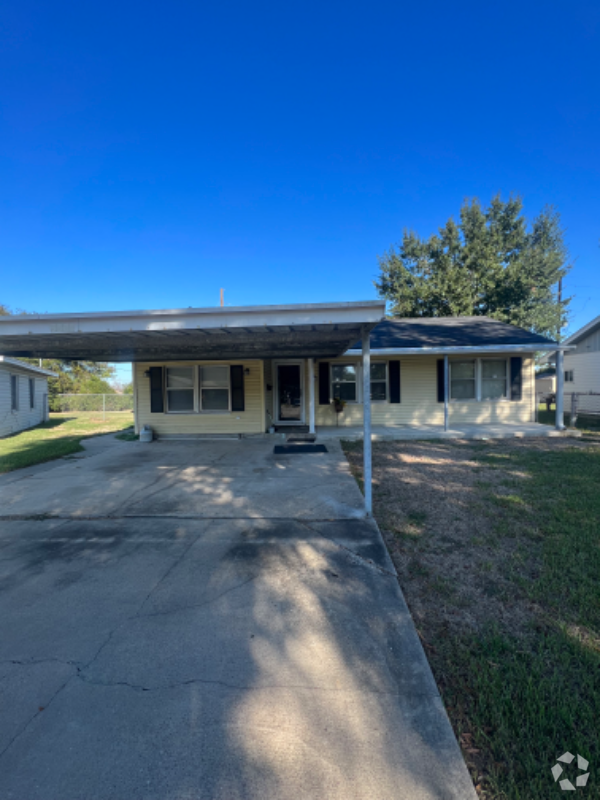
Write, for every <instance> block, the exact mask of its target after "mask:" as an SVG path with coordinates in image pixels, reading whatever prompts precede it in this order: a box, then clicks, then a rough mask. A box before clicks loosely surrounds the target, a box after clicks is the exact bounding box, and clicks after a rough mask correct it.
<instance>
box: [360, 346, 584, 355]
mask: <svg viewBox="0 0 600 800" xmlns="http://www.w3.org/2000/svg"><path fill="white" fill-rule="evenodd" d="M574 349H575V348H574V347H568V346H567V347H565V346H564V345H556V344H535V345H534V344H527V345H523V344H491V345H473V346H470V345H469V346H467V345H465V346H462V347H371V355H372V356H401V355H453V354H458V353H537V352H538V351H539V350H548V351H550V352H551V353H555V352H556V351H557V350H574ZM360 353H361V351H360V350H346V352H345V353H344V355H345V356H360Z"/></svg>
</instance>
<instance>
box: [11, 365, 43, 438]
mask: <svg viewBox="0 0 600 800" xmlns="http://www.w3.org/2000/svg"><path fill="white" fill-rule="evenodd" d="M54 377H55V375H54V373H53V372H49V371H48V370H47V369H41V368H40V367H33V366H31V364H26V363H25V362H24V361H19V360H18V359H16V358H6V356H0V437H2V436H9V435H10V434H11V433H17V432H18V431H22V430H24V429H25V428H31V427H33V426H34V425H39V423H40V422H43V421H44V420H46V419H48V378H54Z"/></svg>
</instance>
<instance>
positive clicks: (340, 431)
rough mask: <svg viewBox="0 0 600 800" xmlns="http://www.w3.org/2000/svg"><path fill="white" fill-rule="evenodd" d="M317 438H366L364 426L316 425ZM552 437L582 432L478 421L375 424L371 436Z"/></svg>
mask: <svg viewBox="0 0 600 800" xmlns="http://www.w3.org/2000/svg"><path fill="white" fill-rule="evenodd" d="M316 434H317V441H319V442H321V443H323V442H326V441H327V440H333V439H349V440H351V441H356V440H358V439H362V438H363V427H362V425H346V426H341V425H340V426H339V427H335V426H330V425H318V426H317V427H316ZM549 436H581V431H576V430H564V431H559V430H556V428H553V427H550V426H549V425H542V424H540V423H539V422H526V423H518V424H516V423H509V422H502V423H498V424H493V423H490V424H485V423H483V424H482V423H478V424H476V425H465V424H461V425H454V426H452V427H451V428H449V429H448V430H447V431H445V430H444V426H443V425H393V426H390V425H373V426H372V427H371V438H372V440H373V441H379V442H391V441H398V440H411V439H413V440H414V439H480V440H485V439H514V438H517V439H522V438H525V437H549Z"/></svg>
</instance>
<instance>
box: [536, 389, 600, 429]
mask: <svg viewBox="0 0 600 800" xmlns="http://www.w3.org/2000/svg"><path fill="white" fill-rule="evenodd" d="M536 395H537V406H536V413H537V416H538V421H539V422H546V420H545V419H542V416H543V415H544V412H550V411H552V412H554V410H555V409H556V393H555V392H536ZM564 413H565V422H566V423H567V425H570V426H571V427H572V428H575V427H576V426H577V422H578V421H579V424H580V426H581V427H585V421H586V420H590V421H592V422H593V423H594V427H596V426H597V425H598V424H599V423H600V392H565V393H564Z"/></svg>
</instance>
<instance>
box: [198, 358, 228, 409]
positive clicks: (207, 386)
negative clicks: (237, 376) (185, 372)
mask: <svg viewBox="0 0 600 800" xmlns="http://www.w3.org/2000/svg"><path fill="white" fill-rule="evenodd" d="M229 386H230V380H229V367H227V366H216V367H200V410H201V411H229Z"/></svg>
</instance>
